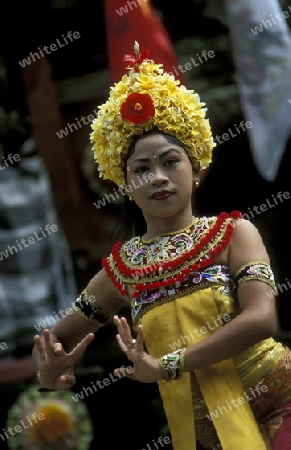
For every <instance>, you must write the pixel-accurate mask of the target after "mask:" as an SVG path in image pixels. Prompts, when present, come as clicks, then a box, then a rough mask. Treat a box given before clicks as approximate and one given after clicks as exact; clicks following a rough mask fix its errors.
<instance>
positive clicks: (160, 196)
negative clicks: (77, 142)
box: [33, 44, 291, 450]
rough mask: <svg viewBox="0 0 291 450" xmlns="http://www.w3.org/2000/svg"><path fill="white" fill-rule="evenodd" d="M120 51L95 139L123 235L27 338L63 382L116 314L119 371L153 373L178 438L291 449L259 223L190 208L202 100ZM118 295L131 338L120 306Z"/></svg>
mask: <svg viewBox="0 0 291 450" xmlns="http://www.w3.org/2000/svg"><path fill="white" fill-rule="evenodd" d="M125 62H126V64H127V66H128V68H129V70H128V73H127V74H126V75H124V77H123V78H122V80H121V81H120V82H119V83H117V84H115V85H114V86H113V87H112V88H111V91H110V96H109V99H108V101H107V102H106V103H105V104H103V105H102V106H101V107H100V112H99V115H98V117H97V118H96V120H95V122H94V124H93V126H92V127H93V132H92V134H91V140H92V142H93V143H94V147H93V148H94V152H95V158H96V161H97V163H98V168H99V171H100V174H101V176H103V177H104V178H107V179H110V180H112V181H114V182H115V183H116V185H117V186H119V188H118V190H117V188H116V191H115V194H118V195H122V196H124V212H125V219H124V222H123V225H124V227H123V231H125V232H126V233H127V239H126V240H125V241H124V242H117V243H116V244H115V245H114V247H113V249H112V252H111V254H110V256H109V257H107V258H104V260H103V269H102V270H101V271H100V272H99V273H97V275H96V276H95V277H94V278H93V279H92V280H91V281H90V282H89V284H88V286H87V287H86V289H85V290H84V291H83V292H82V293H81V295H80V298H78V299H77V300H76V301H75V302H74V304H73V308H72V311H70V313H69V314H68V315H67V316H66V317H64V318H63V319H61V320H60V321H59V322H58V324H57V325H55V326H54V327H53V328H52V329H51V330H44V332H43V336H42V337H40V336H36V337H35V346H34V349H33V356H34V361H35V366H36V369H37V371H38V375H39V380H40V383H41V385H42V386H43V387H44V388H46V389H68V388H70V387H71V386H72V385H73V384H74V383H75V377H74V365H75V364H77V363H78V360H79V358H80V357H81V355H82V354H83V352H84V351H85V349H86V347H87V346H88V345H89V343H90V342H91V341H92V339H93V338H94V334H95V333H96V332H97V331H98V329H99V328H100V327H101V326H102V325H103V324H104V323H105V322H106V321H107V320H108V319H109V317H110V316H114V322H115V324H116V326H117V329H118V334H117V339H118V343H119V346H120V348H121V350H122V351H124V352H126V354H127V356H128V358H129V360H130V361H131V362H132V365H133V370H132V371H131V372H129V371H128V372H126V371H125V370H124V369H122V368H116V370H115V375H118V376H127V377H129V378H132V379H134V380H138V381H141V382H144V383H152V382H158V385H159V389H160V394H161V398H162V400H163V405H164V408H165V413H166V416H167V420H168V424H169V428H170V432H171V437H172V442H173V447H174V449H175V450H193V449H195V448H198V447H196V446H199V448H201V447H202V448H203V449H205V450H208V449H209V450H210V449H223V450H233V449H236V448H240V449H242V450H261V449H266V448H271V449H274V450H290V449H291V446H290V445H291V444H290V442H291V431H290V429H291V428H290V424H291V380H290V371H291V362H290V361H291V358H290V351H289V350H288V349H287V348H285V347H284V346H283V345H281V344H280V343H278V342H276V341H275V340H274V339H273V338H272V337H271V336H272V335H273V334H274V330H275V322H276V319H275V315H276V314H275V306H274V295H273V292H274V291H273V287H274V277H273V273H272V270H271V268H270V261H269V257H268V254H267V252H266V249H265V246H264V244H263V242H262V239H261V237H260V234H259V233H258V231H257V229H256V228H255V227H254V226H253V225H252V224H251V223H250V222H249V221H246V220H244V219H242V218H241V216H240V214H239V213H238V212H234V213H232V214H230V215H228V214H226V213H222V214H220V215H219V216H218V217H197V216H196V215H195V211H194V210H193V208H192V196H193V194H195V189H196V186H197V184H198V183H199V177H200V174H201V171H202V170H203V169H204V168H205V167H207V166H208V165H209V163H210V162H211V156H212V149H213V147H214V146H215V144H214V142H213V138H212V135H211V129H210V126H209V122H208V120H207V119H206V117H205V115H206V110H205V108H204V103H201V102H200V99H199V96H198V95H197V94H195V93H194V92H193V91H190V90H187V89H186V88H185V87H184V86H180V85H179V82H177V81H175V79H174V77H173V76H172V75H171V74H168V73H165V72H164V71H163V69H162V67H161V65H158V64H155V63H154V61H152V60H151V59H149V53H148V52H147V51H143V52H140V51H139V48H138V45H137V44H136V45H135V55H133V56H131V55H126V57H125ZM125 303H130V304H131V311H132V322H133V323H132V325H133V329H134V331H135V339H133V336H132V332H131V329H132V327H130V326H129V325H128V323H127V321H126V319H125V318H123V317H121V318H119V317H118V316H117V315H116V314H117V312H118V310H119V309H120V308H121V307H122V306H123V305H124V304H125ZM97 338H98V333H97Z"/></svg>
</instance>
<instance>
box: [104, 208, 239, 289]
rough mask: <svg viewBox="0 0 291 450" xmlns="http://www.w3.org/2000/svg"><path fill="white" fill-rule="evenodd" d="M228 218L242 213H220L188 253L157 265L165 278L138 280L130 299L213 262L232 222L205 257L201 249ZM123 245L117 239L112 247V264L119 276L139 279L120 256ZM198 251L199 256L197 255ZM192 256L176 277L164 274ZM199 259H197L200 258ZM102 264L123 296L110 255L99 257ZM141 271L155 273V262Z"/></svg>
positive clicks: (135, 272) (229, 232) (225, 239)
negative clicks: (192, 261) (190, 263)
mask: <svg viewBox="0 0 291 450" xmlns="http://www.w3.org/2000/svg"><path fill="white" fill-rule="evenodd" d="M229 217H231V218H232V219H235V220H236V219H239V218H241V217H242V215H241V213H240V212H239V211H234V212H232V213H231V214H230V215H229V214H227V213H225V212H223V213H221V214H220V215H219V216H218V217H217V220H216V222H215V224H214V226H213V227H212V228H210V229H209V231H208V232H207V233H206V235H205V236H204V237H203V238H201V240H200V241H199V242H198V243H197V244H195V245H194V246H193V247H192V248H191V249H190V250H189V251H188V252H185V253H184V254H183V255H181V256H179V257H177V258H175V259H174V260H172V261H166V262H162V263H160V268H162V272H163V277H164V279H163V280H161V281H145V282H143V283H137V284H136V286H135V292H134V293H133V294H132V297H133V298H137V297H139V295H140V291H147V290H153V289H159V288H161V287H163V286H170V285H174V284H175V283H176V282H177V281H180V282H181V281H183V280H184V279H185V278H187V276H189V274H190V273H191V272H197V271H198V270H200V269H202V268H203V267H206V266H209V265H211V264H213V258H214V257H215V256H217V255H218V254H219V253H221V252H222V251H223V250H224V249H225V248H226V247H227V245H228V244H229V241H230V238H231V235H232V231H233V228H234V226H233V224H232V223H228V224H227V225H226V230H225V232H224V235H223V237H222V239H221V241H220V243H218V244H217V245H215V246H214V247H213V248H212V249H211V250H210V251H209V252H208V256H206V255H205V254H203V250H205V247H206V246H207V245H208V244H209V243H210V242H211V240H213V239H214V237H215V236H216V235H217V234H218V232H219V231H220V229H221V228H222V227H223V225H224V223H225V222H226V220H227V219H229ZM121 247H122V242H116V243H115V245H114V246H113V249H112V260H113V261H114V265H115V266H117V269H118V272H119V273H120V274H121V275H124V276H125V277H130V278H131V277H133V278H135V279H138V277H139V275H140V270H136V269H131V268H129V267H128V266H127V265H126V264H124V262H123V260H122V258H121V255H120V250H121ZM200 254H201V256H200ZM193 259H195V260H196V262H195V263H194V264H192V265H190V266H189V267H186V268H184V269H183V270H181V271H180V272H179V273H178V274H176V275H175V276H173V275H171V274H169V276H168V277H167V275H166V273H165V272H167V271H173V270H175V269H176V270H177V269H178V268H179V267H180V266H182V265H183V264H184V263H185V262H187V261H189V260H193ZM199 259H200V261H199ZM102 265H103V267H104V269H105V270H106V272H107V274H108V275H109V277H110V279H111V281H112V282H113V284H114V285H115V286H116V287H117V288H118V290H119V291H120V292H121V294H122V295H126V293H127V291H126V289H125V285H124V284H123V283H122V281H121V280H119V278H118V276H117V274H116V272H115V271H114V270H113V269H112V267H111V266H110V261H109V258H103V259H102ZM143 271H144V272H146V273H154V272H156V271H157V270H156V264H150V265H145V266H144V267H143Z"/></svg>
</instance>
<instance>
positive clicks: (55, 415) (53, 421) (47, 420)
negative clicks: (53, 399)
mask: <svg viewBox="0 0 291 450" xmlns="http://www.w3.org/2000/svg"><path fill="white" fill-rule="evenodd" d="M37 414H38V415H39V414H43V416H44V419H43V420H41V421H38V422H36V423H33V426H32V427H31V428H30V438H31V440H32V441H33V442H35V443H37V444H48V443H52V442H54V441H56V440H57V439H59V438H61V437H63V436H66V435H67V434H69V433H70V431H71V430H72V428H73V422H72V419H71V417H70V415H69V413H68V412H67V411H66V409H65V408H62V407H61V406H58V405H56V404H53V403H51V404H47V405H45V406H43V407H42V408H40V409H39V410H38V411H37Z"/></svg>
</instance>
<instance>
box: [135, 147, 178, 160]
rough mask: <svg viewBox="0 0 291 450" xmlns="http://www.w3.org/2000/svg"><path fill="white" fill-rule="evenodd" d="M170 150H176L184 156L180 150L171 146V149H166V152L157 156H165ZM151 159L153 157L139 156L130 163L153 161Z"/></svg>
mask: <svg viewBox="0 0 291 450" xmlns="http://www.w3.org/2000/svg"><path fill="white" fill-rule="evenodd" d="M170 152H175V153H178V155H179V156H182V154H181V153H180V152H179V150H177V149H175V148H170V149H169V150H166V151H165V152H163V153H161V154H160V155H157V156H158V158H163V157H164V156H166V155H167V154H168V153H170ZM151 159H152V158H137V159H134V160H133V161H131V163H129V164H133V163H134V162H148V161H151Z"/></svg>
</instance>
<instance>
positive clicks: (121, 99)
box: [90, 42, 216, 186]
mask: <svg viewBox="0 0 291 450" xmlns="http://www.w3.org/2000/svg"><path fill="white" fill-rule="evenodd" d="M134 51H135V55H125V57H124V62H125V64H126V66H127V68H128V69H129V71H128V73H127V74H126V75H124V76H123V77H122V79H121V81H119V82H118V83H115V85H114V86H113V87H111V88H110V95H109V98H108V100H107V101H106V103H104V104H103V105H101V106H99V107H98V108H99V111H98V116H97V118H96V119H95V120H94V122H93V123H92V129H93V132H92V133H91V135H90V139H91V142H92V143H93V144H94V145H93V151H94V158H95V160H96V162H97V164H98V170H99V173H100V176H101V178H105V179H108V180H111V181H113V182H114V183H116V184H117V185H119V186H125V177H124V161H123V160H124V158H125V156H126V155H127V152H128V150H129V147H130V144H131V141H132V139H133V137H134V136H135V135H141V134H143V132H145V131H150V130H151V129H152V128H154V127H157V128H158V129H159V130H161V131H162V132H163V133H166V134H169V135H171V136H174V137H176V138H177V139H179V140H180V141H181V142H183V144H184V146H185V150H186V151H187V154H188V156H189V158H190V160H191V161H192V162H193V163H197V162H198V163H199V165H200V168H201V169H202V168H206V167H207V166H208V165H209V163H210V162H211V158H212V149H213V148H214V147H215V146H216V144H215V143H214V141H213V137H212V133H211V128H210V125H209V120H208V119H206V117H205V116H206V111H207V108H204V106H205V103H202V102H200V98H199V95H198V94H196V93H195V92H194V91H193V90H189V89H187V88H186V87H185V86H183V85H180V81H179V80H175V77H174V76H173V75H172V74H169V73H167V72H165V71H164V70H163V68H162V67H163V65H162V64H155V63H154V61H152V60H151V59H149V55H150V52H149V51H148V50H144V51H142V52H140V51H139V45H138V43H137V42H135V44H134Z"/></svg>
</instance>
